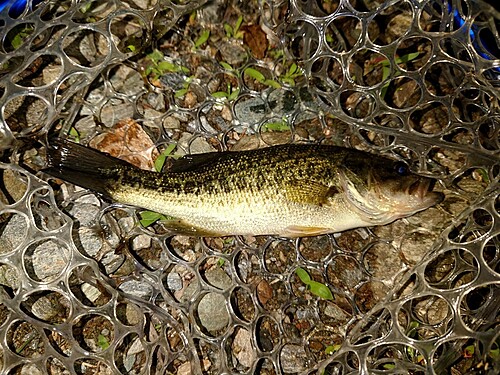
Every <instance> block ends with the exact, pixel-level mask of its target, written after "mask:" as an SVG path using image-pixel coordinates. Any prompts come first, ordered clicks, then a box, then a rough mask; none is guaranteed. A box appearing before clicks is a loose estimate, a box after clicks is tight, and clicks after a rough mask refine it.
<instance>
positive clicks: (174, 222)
mask: <svg viewBox="0 0 500 375" xmlns="http://www.w3.org/2000/svg"><path fill="white" fill-rule="evenodd" d="M161 223H162V224H163V226H164V227H165V228H167V229H168V230H170V231H172V232H174V233H176V234H180V235H184V236H193V237H222V236H227V233H217V232H214V231H209V230H207V229H204V228H199V227H197V226H195V225H191V224H189V223H187V222H185V221H184V220H180V219H175V218H172V219H169V220H162V221H161Z"/></svg>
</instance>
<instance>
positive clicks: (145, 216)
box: [139, 211, 167, 228]
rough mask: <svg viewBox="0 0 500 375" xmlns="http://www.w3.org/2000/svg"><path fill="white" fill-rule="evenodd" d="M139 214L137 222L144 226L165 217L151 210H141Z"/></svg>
mask: <svg viewBox="0 0 500 375" xmlns="http://www.w3.org/2000/svg"><path fill="white" fill-rule="evenodd" d="M139 215H140V216H141V219H140V220H139V223H141V225H142V226H143V227H144V228H147V227H149V226H150V225H152V224H154V223H156V222H157V221H158V220H166V219H167V218H166V216H164V215H162V214H159V213H158V212H153V211H142V212H141V213H140V214H139Z"/></svg>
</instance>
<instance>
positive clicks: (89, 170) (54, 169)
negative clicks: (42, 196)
mask: <svg viewBox="0 0 500 375" xmlns="http://www.w3.org/2000/svg"><path fill="white" fill-rule="evenodd" d="M119 166H127V167H131V165H130V164H129V163H127V162H125V161H123V160H120V159H117V158H115V157H112V156H110V155H107V154H104V153H102V152H99V151H97V150H94V149H92V148H89V147H85V146H82V145H80V144H78V143H74V142H69V141H67V140H65V139H62V138H56V139H53V140H52V141H51V142H50V146H49V147H48V148H47V168H45V169H43V170H42V172H45V173H47V174H50V175H51V176H54V177H56V178H60V179H61V180H64V181H68V182H71V183H72V184H75V185H78V186H81V187H84V188H87V189H90V190H93V191H96V192H98V193H101V194H104V195H108V194H109V193H108V190H109V189H108V183H109V182H110V181H116V179H117V178H118V177H119V176H118V174H119V169H117V168H116V167H119Z"/></svg>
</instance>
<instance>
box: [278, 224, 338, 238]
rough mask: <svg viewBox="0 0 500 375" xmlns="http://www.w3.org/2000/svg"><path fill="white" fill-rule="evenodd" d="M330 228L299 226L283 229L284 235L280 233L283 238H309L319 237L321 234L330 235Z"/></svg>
mask: <svg viewBox="0 0 500 375" xmlns="http://www.w3.org/2000/svg"><path fill="white" fill-rule="evenodd" d="M332 232H333V231H332V229H330V228H320V227H302V226H299V225H292V226H289V227H287V228H286V229H285V232H284V233H280V236H283V237H292V238H295V237H310V236H320V235H322V234H328V233H332Z"/></svg>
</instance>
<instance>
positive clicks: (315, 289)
mask: <svg viewBox="0 0 500 375" xmlns="http://www.w3.org/2000/svg"><path fill="white" fill-rule="evenodd" d="M308 287H309V290H310V291H311V293H312V294H314V295H315V296H318V297H320V298H323V299H328V300H332V299H333V294H332V291H331V290H330V288H328V287H327V286H326V285H325V284H322V283H318V282H317V281H314V280H311V281H310V282H309V283H308Z"/></svg>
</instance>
